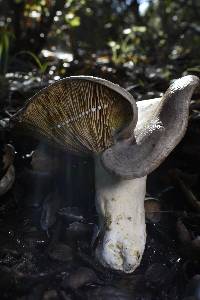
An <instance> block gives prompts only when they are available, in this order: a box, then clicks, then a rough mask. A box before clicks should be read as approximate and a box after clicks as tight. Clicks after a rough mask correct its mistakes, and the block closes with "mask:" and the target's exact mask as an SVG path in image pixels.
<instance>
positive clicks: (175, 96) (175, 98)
mask: <svg viewBox="0 0 200 300" xmlns="http://www.w3.org/2000/svg"><path fill="white" fill-rule="evenodd" d="M199 84H200V80H199V78H198V77H196V76H193V75H187V76H184V77H182V78H179V79H177V80H175V81H174V82H173V83H172V84H171V85H170V87H169V88H168V90H167V91H166V92H165V93H164V95H163V97H161V98H156V99H150V100H144V101H139V102H137V106H138V122H137V126H136V128H135V131H134V136H135V140H133V141H129V140H122V141H118V142H117V143H115V144H114V145H112V146H111V147H110V148H109V149H106V150H105V151H104V152H103V154H102V157H101V160H102V163H103V165H104V167H105V168H106V169H107V170H108V171H109V172H111V173H113V174H115V175H117V176H119V177H122V178H124V179H133V178H138V177H143V176H145V175H148V174H149V173H151V172H152V171H153V170H155V169H156V168H157V167H158V166H159V165H160V164H161V162H162V161H163V160H164V159H165V158H166V157H167V156H168V155H169V154H170V152H171V151H172V150H173V149H174V147H175V146H176V145H177V144H178V143H179V142H180V140H181V139H182V137H183V136H184V134H185V131H186V128H187V124H188V116H189V104H190V99H191V97H192V94H193V91H194V89H195V88H196V87H197V86H198V85H199Z"/></svg>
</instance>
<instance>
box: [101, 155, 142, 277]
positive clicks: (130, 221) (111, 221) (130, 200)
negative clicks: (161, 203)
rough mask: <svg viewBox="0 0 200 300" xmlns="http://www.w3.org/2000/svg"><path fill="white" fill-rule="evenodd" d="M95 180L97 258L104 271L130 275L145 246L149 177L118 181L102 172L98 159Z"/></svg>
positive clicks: (137, 263) (138, 262)
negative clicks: (147, 181)
mask: <svg viewBox="0 0 200 300" xmlns="http://www.w3.org/2000/svg"><path fill="white" fill-rule="evenodd" d="M95 176H96V209H97V212H98V215H99V230H100V234H99V237H100V241H99V243H98V245H97V248H96V252H95V254H96V257H97V259H98V260H99V261H100V263H101V264H103V265H104V266H105V267H109V268H111V269H114V270H119V271H123V272H125V273H131V272H133V271H134V270H135V269H136V268H137V267H138V266H139V264H140V261H141V258H142V254H143V252H144V248H145V242H146V225H145V212H144V197H145V192H146V176H145V177H142V178H137V179H132V180H123V179H120V178H117V177H115V176H113V175H111V174H109V173H108V172H107V171H106V170H105V169H104V168H103V166H102V165H101V162H100V159H99V158H96V160H95Z"/></svg>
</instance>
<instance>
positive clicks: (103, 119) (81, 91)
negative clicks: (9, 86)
mask: <svg viewBox="0 0 200 300" xmlns="http://www.w3.org/2000/svg"><path fill="white" fill-rule="evenodd" d="M11 122H14V124H15V125H17V126H20V127H21V126H23V127H25V128H29V129H31V131H33V132H34V131H35V132H37V133H39V134H40V135H42V136H45V137H46V138H48V139H49V140H50V141H53V142H56V143H57V144H58V145H60V146H61V147H62V148H64V149H65V150H68V151H71V152H73V153H77V154H84V153H86V154H90V153H99V152H102V151H103V150H105V149H107V148H109V147H110V146H111V145H113V144H114V143H115V141H116V140H118V139H121V138H131V137H133V135H134V128H135V126H136V123H137V106H136V104H135V101H134V99H133V97H132V95H131V94H129V93H128V92H127V91H126V90H125V89H123V88H121V87H119V86H118V85H116V84H114V83H112V82H110V81H107V80H105V79H101V78H96V77H92V76H72V77H68V78H65V79H62V80H59V81H57V82H55V83H53V84H52V85H50V86H48V87H47V88H45V89H43V90H41V91H40V92H39V93H37V94H36V95H34V96H33V97H32V98H31V99H30V100H29V101H28V102H27V103H26V104H25V106H24V107H23V108H22V109H21V110H20V111H18V112H17V113H16V114H15V115H14V116H13V117H12V119H11Z"/></svg>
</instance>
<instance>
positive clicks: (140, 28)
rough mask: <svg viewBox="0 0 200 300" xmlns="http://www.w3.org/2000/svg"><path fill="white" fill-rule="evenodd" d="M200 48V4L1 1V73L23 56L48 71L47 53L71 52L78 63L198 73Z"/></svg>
mask: <svg viewBox="0 0 200 300" xmlns="http://www.w3.org/2000/svg"><path fill="white" fill-rule="evenodd" d="M11 37H15V39H12V38H11ZM199 48H200V2H199V1H197V0H188V1H185V0H176V1H173V0H95V1H93V0H30V1H25V0H0V67H1V72H2V73H5V72H6V70H7V65H8V57H9V55H12V56H13V55H15V54H16V53H19V52H21V51H28V52H29V54H30V53H31V55H29V56H32V59H33V60H34V63H35V65H36V66H37V67H39V69H40V71H41V72H45V71H46V69H47V66H48V64H47V63H46V61H45V62H44V65H43V64H42V63H41V61H40V58H39V56H40V55H41V53H42V52H41V51H42V50H44V49H48V50H49V51H51V53H55V52H57V53H58V52H64V53H71V55H72V59H73V60H74V61H76V60H78V61H86V60H87V59H91V60H93V59H96V60H97V59H99V60H100V61H101V59H102V61H104V62H109V63H110V62H111V63H113V64H115V65H122V64H125V65H128V64H129V66H132V67H133V68H134V66H138V65H139V66H141V65H142V66H148V65H155V66H160V67H164V66H165V67H166V66H167V65H170V66H171V65H173V66H174V69H176V70H177V73H180V72H183V70H187V69H188V70H193V72H194V73H199ZM28 52H27V53H28ZM38 55H39V56H38ZM35 58H36V59H35ZM167 76H168V73H167Z"/></svg>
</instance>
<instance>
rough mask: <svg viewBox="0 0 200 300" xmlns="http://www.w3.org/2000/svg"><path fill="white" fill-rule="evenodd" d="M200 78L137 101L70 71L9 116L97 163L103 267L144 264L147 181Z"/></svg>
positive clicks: (181, 126) (175, 134)
mask: <svg viewBox="0 0 200 300" xmlns="http://www.w3.org/2000/svg"><path fill="white" fill-rule="evenodd" d="M198 83H199V79H198V78H197V77H195V76H191V75H188V76H185V77H182V78H180V79H177V80H175V81H174V83H172V85H170V87H169V89H168V90H167V91H166V92H165V94H164V95H163V97H161V98H156V99H151V100H144V101H140V102H137V106H136V104H135V101H134V99H133V97H132V96H131V94H129V93H128V92H127V91H126V90H124V89H123V88H121V87H119V86H118V85H115V84H113V83H111V82H109V81H107V80H103V79H100V78H94V77H90V76H73V77H69V78H65V79H63V80H60V81H58V82H56V83H54V84H52V85H50V86H49V87H47V88H46V89H43V90H42V91H40V92H39V93H38V94H36V95H35V96H34V97H33V98H31V99H30V100H29V101H28V102H27V104H26V105H25V107H24V108H22V109H21V110H20V111H19V112H18V113H17V114H16V115H15V116H14V117H13V118H12V121H14V122H15V124H17V125H18V126H21V125H22V126H23V127H27V128H29V129H31V130H33V131H34V132H38V133H40V135H42V136H46V137H47V138H48V139H49V141H51V142H52V141H53V142H55V143H57V144H58V145H60V146H61V147H63V148H64V149H65V150H67V151H71V152H73V153H77V154H79V155H81V154H84V153H85V154H91V155H93V156H94V161H95V185H96V209H97V212H98V215H99V231H100V234H99V242H98V244H97V247H96V250H95V254H96V257H97V259H98V260H99V261H100V262H101V264H103V265H104V266H105V267H109V268H111V269H114V270H119V271H123V272H125V273H131V272H133V271H134V270H135V269H136V268H137V267H138V266H139V264H140V261H141V258H142V254H143V251H144V248H145V242H146V226H145V213H144V198H145V192H146V178H147V175H148V174H149V173H151V172H152V171H153V170H154V169H155V168H157V167H158V166H159V164H160V163H161V162H162V161H163V160H164V159H165V158H166V157H167V156H168V155H169V153H170V152H171V151H172V149H173V148H174V147H175V146H176V145H177V144H178V143H179V141H180V140H181V138H182V137H183V135H184V133H185V130H186V127H187V122H188V112H189V103H190V98H191V96H192V93H193V90H194V89H195V87H196V86H197V85H198Z"/></svg>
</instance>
